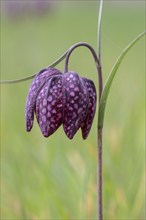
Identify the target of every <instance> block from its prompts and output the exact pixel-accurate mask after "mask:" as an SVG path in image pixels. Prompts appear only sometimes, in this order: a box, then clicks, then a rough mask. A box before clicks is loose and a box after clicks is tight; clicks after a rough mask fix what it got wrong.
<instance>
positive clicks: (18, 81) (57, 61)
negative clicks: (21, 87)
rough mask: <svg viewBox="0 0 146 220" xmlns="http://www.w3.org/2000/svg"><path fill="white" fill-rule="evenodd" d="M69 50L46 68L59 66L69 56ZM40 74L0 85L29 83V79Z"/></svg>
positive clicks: (3, 81)
mask: <svg viewBox="0 0 146 220" xmlns="http://www.w3.org/2000/svg"><path fill="white" fill-rule="evenodd" d="M67 52H68V50H67V51H66V52H65V53H63V54H62V55H61V56H60V57H59V58H58V59H57V60H55V61H54V62H53V63H52V64H50V65H49V66H47V67H46V68H49V67H55V66H56V65H57V64H59V63H60V62H61V61H62V60H64V59H65V57H66V54H67ZM37 74H38V73H35V74H33V75H31V76H27V77H25V78H21V79H16V80H2V81H0V84H14V83H20V82H24V81H27V80H29V79H33V78H34V77H35V76H36V75H37Z"/></svg>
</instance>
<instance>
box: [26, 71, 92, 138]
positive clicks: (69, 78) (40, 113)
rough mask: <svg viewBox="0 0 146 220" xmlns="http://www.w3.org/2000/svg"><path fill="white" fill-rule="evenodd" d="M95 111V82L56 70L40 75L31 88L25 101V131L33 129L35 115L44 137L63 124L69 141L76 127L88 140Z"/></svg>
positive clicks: (72, 73) (70, 72) (73, 73)
mask: <svg viewBox="0 0 146 220" xmlns="http://www.w3.org/2000/svg"><path fill="white" fill-rule="evenodd" d="M95 110H96V89H95V86H94V83H93V82H92V81H91V80H89V79H86V78H83V77H80V76H79V75H78V74H77V73H75V72H74V71H69V72H67V73H64V74H62V73H61V72H60V71H59V70H57V69H55V68H47V69H44V70H42V71H41V72H39V74H38V75H37V76H36V77H35V79H34V81H33V82H32V84H31V86H30V90H29V93H28V97H27V102H26V128H27V131H30V130H31V128H32V126H33V120H34V112H35V114H36V118H37V122H38V124H39V126H40V129H41V131H42V133H43V135H44V136H45V137H48V136H50V135H51V134H53V133H54V132H55V131H56V130H57V129H58V127H59V126H60V125H61V124H63V128H64V131H65V133H66V135H67V137H68V138H69V139H72V138H73V137H74V135H75V133H76V132H77V131H78V129H79V128H81V130H82V136H83V138H84V139H86V138H87V136H88V134H89V131H90V129H91V126H92V122H93V118H94V115H95Z"/></svg>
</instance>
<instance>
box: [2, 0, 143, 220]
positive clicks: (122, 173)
mask: <svg viewBox="0 0 146 220" xmlns="http://www.w3.org/2000/svg"><path fill="white" fill-rule="evenodd" d="M54 2H55V4H53V6H52V8H51V9H50V10H48V12H47V13H46V12H45V13H40V14H35V13H34V14H32V13H27V14H25V15H24V14H22V13H21V14H19V15H11V14H10V15H9V14H8V12H7V13H5V12H4V11H2V13H1V79H7V80H8V79H16V78H23V77H25V76H28V75H31V74H33V73H35V72H37V71H39V70H40V69H42V68H44V67H46V66H48V65H49V64H50V63H52V62H53V61H54V60H55V59H57V58H58V57H59V56H60V55H61V54H62V53H63V52H64V51H65V50H66V49H67V48H68V47H70V46H71V45H72V44H74V43H76V42H78V41H86V42H88V43H89V44H91V45H92V46H93V47H94V48H95V49H96V48H97V17H98V13H97V11H98V6H97V5H98V4H97V2H96V1H54ZM1 3H2V2H1ZM144 4H145V3H144V1H132V0H131V1H110V0H109V1H105V2H104V10H103V20H102V64H103V78H104V81H105V79H106V77H107V75H108V73H109V71H110V69H111V68H112V65H113V63H114V62H115V60H116V58H117V56H118V55H119V53H120V52H121V51H122V49H123V48H124V47H125V46H126V45H127V44H128V43H129V42H130V41H131V40H132V39H134V38H135V37H136V36H137V35H138V34H139V33H141V32H142V31H143V30H144V29H145V8H144ZM3 9H4V8H3ZM57 68H59V69H61V70H62V71H63V69H64V62H62V63H61V64H59V65H58V66H57ZM69 68H70V70H75V71H77V72H78V73H80V74H81V75H82V76H85V77H89V78H91V79H92V80H94V82H95V84H96V86H97V74H96V68H95V65H94V61H93V58H92V57H91V54H90V52H89V51H88V50H87V49H85V48H78V49H77V50H76V51H75V52H74V53H73V54H72V56H71V59H70V64H69ZM144 73H145V45H144V38H142V39H141V40H140V41H139V42H138V43H137V44H136V45H135V46H134V47H133V48H132V49H131V51H130V52H129V53H128V55H127V56H126V57H125V59H124V61H123V62H122V65H121V66H120V68H119V70H118V74H117V76H116V78H115V80H114V83H113V86H112V89H111V92H110V95H109V99H108V104H107V109H106V116H105V126H104V133H103V215H104V219H112V220H113V219H116V220H118V219H132V220H134V219H135V220H140V219H144V217H145V207H144V204H145V149H144V144H145V124H144V119H145V114H144V113H145V97H144V87H145V76H144ZM30 83H31V81H27V82H23V83H20V84H13V85H1V219H2V220H5V219H19V220H20V219H23V220H24V219H30V220H41V219H52V220H53V219H96V218H97V147H96V145H97V136H96V132H97V128H96V127H97V114H96V116H95V120H94V123H93V126H92V129H91V132H90V135H89V138H88V139H87V140H85V141H83V140H82V137H81V133H80V131H79V132H78V133H77V134H76V136H75V137H74V139H73V140H72V141H70V140H69V139H67V137H66V136H65V134H64V132H63V129H62V127H60V128H59V129H58V130H57V132H55V134H53V135H52V136H51V137H49V138H48V139H46V138H44V137H43V136H42V134H41V132H40V130H39V127H38V125H37V123H36V120H35V123H34V127H33V129H32V131H31V133H27V132H26V131H25V116H24V115H25V101H26V96H27V92H28V89H29V86H30Z"/></svg>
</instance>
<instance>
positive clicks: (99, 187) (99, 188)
mask: <svg viewBox="0 0 146 220" xmlns="http://www.w3.org/2000/svg"><path fill="white" fill-rule="evenodd" d="M102 8H103V0H100V2H99V13H98V28H97V54H98V59H99V66H100V68H98V71H99V72H98V75H100V76H101V79H99V86H100V90H99V103H100V98H101V94H102V90H103V85H102V84H103V83H102V65H101V19H102V12H103V10H102ZM98 107H99V106H98ZM97 145H98V146H97V149H98V163H97V166H98V167H97V194H98V198H97V203H98V220H102V219H103V212H102V127H99V126H98V125H97Z"/></svg>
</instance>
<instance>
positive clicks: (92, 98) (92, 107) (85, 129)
mask: <svg viewBox="0 0 146 220" xmlns="http://www.w3.org/2000/svg"><path fill="white" fill-rule="evenodd" d="M83 80H84V82H85V84H86V86H87V89H88V93H89V109H88V113H87V116H86V119H85V121H84V123H83V124H82V125H81V129H82V136H83V139H86V138H87V136H88V134H89V132H90V129H91V126H92V122H93V118H94V115H95V111H96V88H95V85H94V83H93V82H92V81H91V80H89V79H86V78H83Z"/></svg>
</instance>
